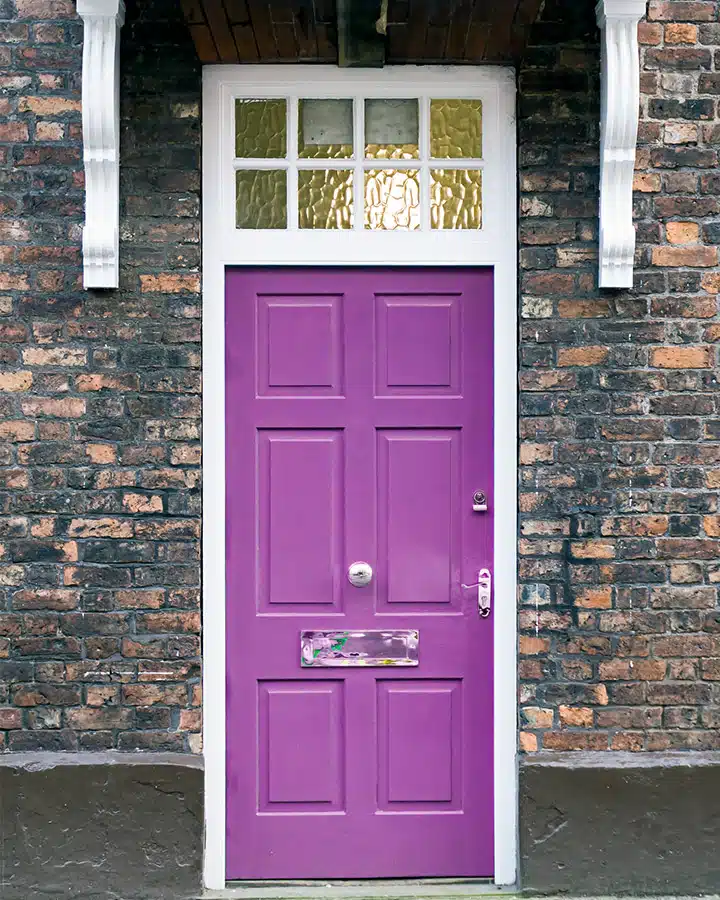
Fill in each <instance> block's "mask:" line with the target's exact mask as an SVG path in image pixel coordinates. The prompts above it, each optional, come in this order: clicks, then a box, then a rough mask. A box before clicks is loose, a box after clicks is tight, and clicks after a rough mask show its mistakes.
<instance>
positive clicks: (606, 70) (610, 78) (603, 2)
mask: <svg viewBox="0 0 720 900" xmlns="http://www.w3.org/2000/svg"><path fill="white" fill-rule="evenodd" d="M646 5H647V3H646V0H599V3H598V4H597V6H596V8H595V12H596V14H597V22H598V25H599V26H600V30H601V32H602V111H601V120H600V287H601V288H630V287H632V284H633V263H634V257H635V228H634V227H633V218H632V202H633V176H634V173H635V149H636V146H637V133H638V115H639V105H640V58H639V51H638V38H637V26H638V22H639V21H640V19H641V18H642V17H643V15H644V14H645V9H646Z"/></svg>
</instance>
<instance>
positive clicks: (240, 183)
mask: <svg viewBox="0 0 720 900" xmlns="http://www.w3.org/2000/svg"><path fill="white" fill-rule="evenodd" d="M235 187H236V194H235V227H236V228H287V173H286V172H285V170H284V169H241V170H240V171H238V172H236V173H235Z"/></svg>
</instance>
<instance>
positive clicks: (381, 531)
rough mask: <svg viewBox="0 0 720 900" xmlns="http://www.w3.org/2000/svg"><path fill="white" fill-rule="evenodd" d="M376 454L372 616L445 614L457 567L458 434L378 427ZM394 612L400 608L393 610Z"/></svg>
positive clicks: (454, 605) (454, 602) (454, 601)
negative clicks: (375, 603) (375, 608)
mask: <svg viewBox="0 0 720 900" xmlns="http://www.w3.org/2000/svg"><path fill="white" fill-rule="evenodd" d="M377 456H378V465H377V469H378V502H377V509H378V547H379V551H378V612H394V613H398V612H402V613H406V612H407V613H410V612H417V613H422V612H433V611H434V612H453V611H455V610H456V609H458V608H459V602H460V598H459V597H458V596H456V595H454V594H453V590H452V585H453V584H457V581H458V578H457V576H458V573H459V568H460V552H461V551H460V539H461V536H460V532H461V521H460V515H459V513H460V510H459V483H460V431H459V430H453V429H430V428H408V429H383V430H379V431H378V432H377ZM399 607H402V609H400V608H399Z"/></svg>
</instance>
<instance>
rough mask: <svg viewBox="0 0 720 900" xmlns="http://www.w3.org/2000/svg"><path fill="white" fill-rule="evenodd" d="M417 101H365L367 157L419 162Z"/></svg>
mask: <svg viewBox="0 0 720 900" xmlns="http://www.w3.org/2000/svg"><path fill="white" fill-rule="evenodd" d="M418 133H419V132H418V102H417V100H366V101H365V157H366V158H367V159H417V158H418V156H419V155H420V149H419V144H418Z"/></svg>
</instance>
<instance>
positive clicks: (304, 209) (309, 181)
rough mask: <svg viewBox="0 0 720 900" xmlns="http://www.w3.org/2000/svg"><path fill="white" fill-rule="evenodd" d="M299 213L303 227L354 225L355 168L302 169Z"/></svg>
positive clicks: (342, 226) (299, 187)
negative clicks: (353, 170)
mask: <svg viewBox="0 0 720 900" xmlns="http://www.w3.org/2000/svg"><path fill="white" fill-rule="evenodd" d="M298 214H299V221H300V227H301V228H352V226H353V173H352V171H351V170H350V169H301V170H300V171H299V172H298Z"/></svg>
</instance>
